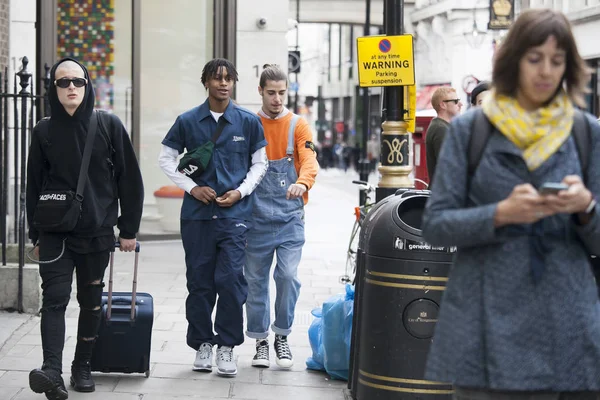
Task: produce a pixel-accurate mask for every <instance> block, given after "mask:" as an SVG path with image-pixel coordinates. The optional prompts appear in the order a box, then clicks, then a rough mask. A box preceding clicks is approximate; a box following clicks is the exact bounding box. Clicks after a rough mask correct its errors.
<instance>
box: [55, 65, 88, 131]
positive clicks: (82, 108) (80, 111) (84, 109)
mask: <svg viewBox="0 0 600 400" xmlns="http://www.w3.org/2000/svg"><path fill="white" fill-rule="evenodd" d="M65 61H73V62H75V63H76V64H78V65H79V66H80V67H81V69H83V72H84V74H85V79H87V85H86V87H85V94H84V96H83V101H82V102H81V104H80V105H79V107H78V108H77V110H76V111H75V113H74V114H73V116H70V115H69V113H67V111H66V110H65V107H64V106H63V105H62V103H61V102H60V100H59V99H58V94H57V93H56V86H55V85H54V81H55V80H56V69H57V68H58V66H59V65H60V64H62V63H63V62H65ZM48 100H49V102H50V111H51V118H52V119H71V118H72V119H76V120H86V119H88V118H89V117H90V116H91V115H92V112H93V111H94V104H95V102H96V93H95V92H94V86H93V85H92V81H91V79H90V75H89V73H88V70H87V68H86V67H85V66H83V65H82V64H81V63H80V62H79V61H77V60H75V59H74V58H70V57H66V58H63V59H62V60H60V61H58V62H57V63H56V64H54V65H53V66H52V69H51V70H50V88H49V90H48Z"/></svg>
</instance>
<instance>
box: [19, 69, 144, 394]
mask: <svg viewBox="0 0 600 400" xmlns="http://www.w3.org/2000/svg"><path fill="white" fill-rule="evenodd" d="M50 79H51V82H52V83H51V86H50V90H49V101H50V108H51V114H52V116H51V117H50V118H49V119H44V120H41V121H40V122H39V123H38V124H37V125H36V126H35V128H34V130H33V134H32V136H31V145H30V148H29V158H28V164H27V197H26V198H27V219H28V222H29V238H30V239H31V240H32V241H33V243H34V245H35V254H36V255H37V256H38V257H39V259H40V261H41V263H40V276H41V278H42V309H41V334H42V349H43V357H44V361H43V364H42V367H41V368H39V369H34V370H33V371H31V372H30V374H29V385H30V387H31V389H32V390H33V391H34V392H36V393H45V394H46V397H47V398H48V399H51V400H62V399H66V398H67V397H68V393H67V390H66V388H65V385H64V382H63V380H62V377H61V374H62V352H63V347H64V341H65V309H66V307H67V304H68V302H69V297H70V293H71V281H72V279H73V270H76V272H77V301H78V302H79V309H80V311H79V321H78V329H77V346H76V348H75V357H74V361H73V363H72V366H71V381H70V382H71V385H72V386H73V388H74V389H75V390H76V391H80V392H92V391H94V389H95V385H94V381H93V380H92V377H91V373H90V360H91V355H92V349H93V346H94V342H95V338H96V335H97V333H98V328H99V323H100V313H101V310H100V305H101V299H102V290H103V287H104V284H103V277H104V272H105V270H106V266H107V265H108V261H109V256H110V250H111V248H112V247H113V246H114V243H115V237H114V233H113V232H114V230H113V228H114V226H115V225H117V227H118V229H119V238H118V240H119V242H120V249H121V250H122V251H132V250H134V249H135V245H136V239H135V237H136V234H137V232H138V229H139V226H140V220H141V216H142V206H143V200H144V191H143V183H142V177H141V173H140V169H139V166H138V162H137V159H136V157H135V153H134V151H133V147H132V145H131V141H130V140H129V136H128V134H127V131H126V130H125V128H124V127H123V124H122V123H121V121H120V120H119V118H118V117H116V116H114V115H111V114H108V113H99V115H98V117H100V118H99V121H98V126H97V130H96V135H95V138H94V143H93V147H92V148H93V150H92V156H91V160H90V166H89V170H88V180H87V184H86V186H85V188H84V192H83V197H84V200H83V204H82V212H81V217H80V219H79V221H78V223H77V226H76V227H75V228H74V230H73V231H71V232H68V233H53V232H40V231H37V230H36V229H35V227H34V226H33V224H32V222H33V216H34V213H35V209H36V206H37V203H38V199H39V195H40V193H41V192H42V191H43V190H72V191H73V192H75V190H76V188H77V180H78V178H79V169H80V166H81V162H82V158H83V150H84V147H85V143H86V136H87V132H88V126H89V124H90V119H91V118H95V116H94V101H95V94H94V88H93V86H92V83H91V81H90V79H89V74H88V71H87V69H86V68H85V67H84V66H83V65H81V64H79V63H78V62H77V61H75V60H73V59H70V58H66V59H63V60H61V61H59V62H58V63H56V64H55V65H54V66H53V67H52V70H51V71H50ZM119 203H120V208H121V215H120V216H119V217H118V218H117V214H118V207H119ZM61 253H63V254H62V256H60V257H59V255H60V254H61ZM57 258H58V260H56V259H57ZM44 261H52V262H46V263H44Z"/></svg>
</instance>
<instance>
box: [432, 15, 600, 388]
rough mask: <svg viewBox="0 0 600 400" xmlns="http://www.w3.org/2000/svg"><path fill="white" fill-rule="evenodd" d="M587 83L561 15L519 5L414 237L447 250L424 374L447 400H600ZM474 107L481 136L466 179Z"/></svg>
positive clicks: (450, 146) (597, 169)
mask: <svg viewBox="0 0 600 400" xmlns="http://www.w3.org/2000/svg"><path fill="white" fill-rule="evenodd" d="M589 76H590V74H589V70H588V68H587V66H586V65H585V62H584V61H583V60H582V58H581V57H580V55H579V53H578V50H577V46H576V44H575V40H574V38H573V34H572V32H571V27H570V25H569V22H568V20H567V18H566V17H565V16H564V15H563V14H562V13H559V12H555V11H552V10H548V9H533V10H527V11H525V12H523V13H522V14H521V15H520V17H519V18H518V20H517V21H516V22H515V23H514V25H513V26H512V27H511V29H510V31H509V33H508V35H507V36H506V39H505V40H504V42H503V43H502V45H501V46H500V47H499V49H498V52H497V54H496V56H495V58H494V66H493V73H492V93H491V95H490V96H488V97H487V98H486V100H485V101H484V103H483V105H482V108H481V109H474V110H472V111H469V112H467V113H466V114H464V115H462V116H460V117H458V118H455V119H454V120H453V122H452V124H451V129H450V132H449V133H448V135H447V136H446V139H445V141H444V144H443V147H442V151H441V154H440V158H439V161H438V165H439V167H438V168H437V169H436V174H435V177H434V180H435V181H436V188H435V190H434V191H433V192H432V194H431V198H430V199H429V202H428V204H427V206H426V209H425V213H424V216H423V236H424V238H425V239H426V240H427V241H428V242H429V243H431V244H432V245H436V246H448V247H450V246H457V247H458V251H457V253H456V256H455V259H454V263H453V266H452V269H451V271H450V275H449V281H448V285H447V288H446V290H445V293H444V296H443V299H442V303H441V309H440V314H439V318H438V322H437V325H436V331H435V336H434V338H433V342H432V346H431V350H430V353H429V357H428V362H427V372H426V378H427V379H429V380H432V381H439V382H449V383H452V384H453V386H454V388H455V394H454V396H455V398H457V399H476V400H478V399H486V400H495V399H533V400H542V399H544V400H545V399H575V398H577V399H584V398H585V399H587V398H589V399H600V302H599V298H598V288H597V286H596V282H595V279H594V275H593V272H592V270H591V266H590V261H589V259H590V257H589V256H590V255H598V254H600V216H599V215H598V212H597V211H596V210H597V207H596V200H595V198H596V197H598V196H600V157H598V155H599V154H600V125H598V123H597V122H596V120H595V118H594V117H592V116H591V115H589V114H587V113H585V114H584V115H583V116H582V117H583V118H582V119H584V120H585V124H584V125H585V126H586V128H587V130H586V133H589V137H590V141H589V142H590V146H589V147H590V148H587V149H584V151H589V152H590V157H589V163H588V166H587V168H586V171H582V164H581V162H580V158H579V156H578V151H577V143H576V142H575V139H574V135H573V126H574V124H573V121H574V117H575V114H576V113H580V111H578V110H576V107H578V106H579V107H583V106H585V102H584V93H585V90H586V89H585V88H586V84H587V82H588V80H589ZM477 113H483V114H484V115H485V117H486V118H487V119H488V120H489V122H490V123H491V129H492V133H491V134H490V136H489V139H488V140H487V142H486V145H485V148H484V150H483V152H482V157H481V160H480V161H479V163H478V165H477V167H476V169H475V170H474V172H472V173H469V165H468V159H469V157H468V148H469V142H470V140H471V139H472V137H473V136H474V135H478V134H481V132H477V131H475V130H474V129H473V128H474V125H473V121H474V118H475V116H477V115H478V114H477ZM478 126H479V125H478ZM577 127H578V128H577V129H580V128H581V125H579V124H578V125H577ZM583 176H585V177H586V179H585V182H584V180H583V178H582V177H583ZM547 183H551V184H561V183H562V184H563V185H564V187H565V189H563V190H560V191H558V192H553V193H552V194H548V193H546V192H544V191H542V190H540V189H541V187H542V186H543V185H544V184H547Z"/></svg>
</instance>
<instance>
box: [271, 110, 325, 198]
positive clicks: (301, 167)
mask: <svg viewBox="0 0 600 400" xmlns="http://www.w3.org/2000/svg"><path fill="white" fill-rule="evenodd" d="M293 115H294V114H293V113H292V112H289V113H288V114H287V115H286V116H284V117H281V118H278V119H271V118H265V117H263V116H262V115H261V116H260V120H261V121H262V124H263V128H264V130H265V139H267V157H268V158H269V160H279V159H282V158H284V157H285V156H286V150H287V144H288V143H287V141H288V131H289V128H290V122H291V120H292V116H293ZM312 138H313V136H312V131H311V130H310V127H309V126H308V122H306V120H305V119H304V118H299V119H298V121H297V122H296V130H295V132H294V139H295V142H296V144H295V146H294V166H295V167H296V173H297V174H298V180H297V181H296V183H301V184H303V185H304V186H306V189H307V190H306V192H305V193H304V196H303V199H304V204H306V203H308V191H309V190H310V188H311V187H312V186H313V185H314V183H315V178H316V176H317V172H318V170H319V164H318V162H317V155H316V153H315V152H314V151H313V150H312V149H311V148H310V147H308V146H307V144H306V143H307V142H310V143H312Z"/></svg>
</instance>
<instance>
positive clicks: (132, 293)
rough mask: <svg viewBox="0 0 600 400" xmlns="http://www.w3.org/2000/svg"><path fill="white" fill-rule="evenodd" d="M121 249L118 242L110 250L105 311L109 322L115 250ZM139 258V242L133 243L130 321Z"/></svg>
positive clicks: (133, 306)
mask: <svg viewBox="0 0 600 400" xmlns="http://www.w3.org/2000/svg"><path fill="white" fill-rule="evenodd" d="M119 247H121V244H120V243H119V242H115V245H114V246H113V247H111V249H110V270H109V274H108V304H107V309H106V319H107V320H109V321H110V317H111V314H112V294H113V269H114V266H115V249H116V248H119ZM139 258H140V242H137V241H136V242H135V261H134V263H133V288H132V289H131V320H132V321H133V320H134V319H135V295H136V292H137V275H138V262H139Z"/></svg>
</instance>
